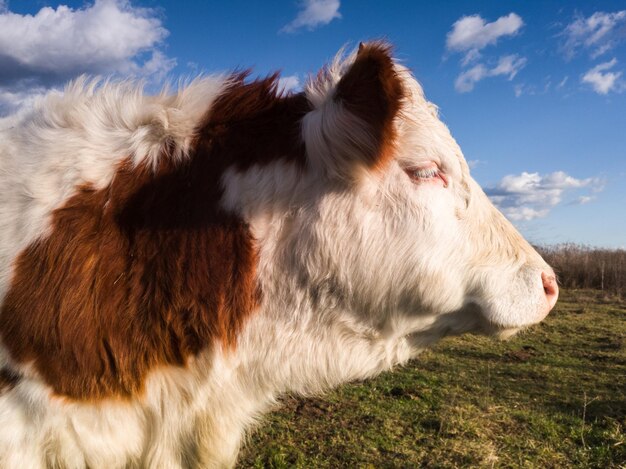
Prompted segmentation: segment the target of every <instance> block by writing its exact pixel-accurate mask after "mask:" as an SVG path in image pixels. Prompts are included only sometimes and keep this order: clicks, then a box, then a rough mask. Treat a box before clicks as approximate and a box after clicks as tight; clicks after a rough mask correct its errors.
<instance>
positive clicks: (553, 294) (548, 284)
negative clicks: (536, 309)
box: [541, 272, 559, 311]
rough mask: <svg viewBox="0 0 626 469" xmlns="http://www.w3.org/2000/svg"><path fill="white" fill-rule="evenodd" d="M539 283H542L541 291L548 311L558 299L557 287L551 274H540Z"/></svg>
mask: <svg viewBox="0 0 626 469" xmlns="http://www.w3.org/2000/svg"><path fill="white" fill-rule="evenodd" d="M541 281H542V282H543V291H544V292H545V294H546V300H548V311H550V310H551V309H552V308H554V305H555V304H556V300H557V299H558V298H559V287H558V285H557V284H556V278H555V276H554V274H553V273H552V272H542V273H541Z"/></svg>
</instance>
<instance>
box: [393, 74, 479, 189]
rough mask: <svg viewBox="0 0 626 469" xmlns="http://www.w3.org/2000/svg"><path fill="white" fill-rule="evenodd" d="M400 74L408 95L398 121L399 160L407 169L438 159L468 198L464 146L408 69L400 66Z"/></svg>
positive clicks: (467, 176)
mask: <svg viewBox="0 0 626 469" xmlns="http://www.w3.org/2000/svg"><path fill="white" fill-rule="evenodd" d="M399 74H400V76H402V77H403V79H404V87H405V90H406V98H405V102H404V106H403V109H402V112H401V113H400V115H399V116H398V118H397V122H396V125H397V128H398V132H397V134H398V142H397V145H396V148H397V153H396V155H397V156H396V158H397V160H398V163H399V164H400V166H402V167H405V168H408V167H413V166H419V165H421V164H425V163H429V162H435V163H436V164H437V165H438V166H439V167H440V168H441V169H442V170H443V171H445V172H446V173H447V175H448V176H449V177H451V178H452V179H454V180H455V181H457V182H458V187H459V189H460V190H461V192H462V196H463V197H464V198H466V199H467V198H469V192H470V187H471V185H470V184H469V179H470V178H471V176H470V174H469V167H468V165H467V163H466V161H465V158H464V156H463V152H462V151H461V148H460V147H459V145H458V144H457V142H456V140H455V139H454V138H453V137H452V135H451V134H450V131H449V129H448V127H447V126H446V125H445V124H444V123H443V122H442V121H441V119H440V118H439V112H438V108H437V106H436V105H435V104H433V103H431V102H430V101H428V100H427V99H426V97H425V95H424V92H423V90H422V87H421V86H420V84H419V83H418V82H417V80H416V79H415V78H414V77H413V76H412V74H411V73H410V72H409V70H408V69H406V68H404V67H399Z"/></svg>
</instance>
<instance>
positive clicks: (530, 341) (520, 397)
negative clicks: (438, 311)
mask: <svg viewBox="0 0 626 469" xmlns="http://www.w3.org/2000/svg"><path fill="white" fill-rule="evenodd" d="M625 435H626V302H623V301H620V300H619V299H617V298H607V297H604V296H603V295H601V294H599V293H598V292H593V291H569V292H562V294H561V299H560V301H559V303H558V305H557V307H556V308H555V311H553V313H551V314H550V316H549V317H548V318H547V319H546V321H544V322H543V323H542V324H540V325H539V326H536V327H534V328H532V329H531V330H529V331H527V332H525V333H523V334H521V335H519V336H517V337H515V338H513V339H511V340H509V341H506V342H499V341H497V340H495V339H490V338H486V337H479V336H463V337H457V338H451V339H446V340H444V341H442V342H441V343H440V344H439V345H438V346H436V347H435V348H433V349H432V350H430V351H428V352H425V353H424V354H422V355H421V356H420V358H419V359H417V360H415V361H413V362H411V363H410V364H409V365H408V366H405V367H402V368H399V369H397V370H395V371H393V372H389V373H384V374H382V375H381V376H379V377H378V378H376V379H374V380H371V381H367V382H363V383H353V384H349V385H346V386H343V387H341V388H339V389H338V390H336V391H334V392H331V393H329V394H328V395H326V396H325V397H324V398H321V399H299V398H294V397H287V398H285V399H284V400H283V406H282V407H281V408H280V409H278V410H277V411H275V412H274V413H272V414H270V415H269V416H267V418H266V419H265V421H264V423H263V424H262V425H261V427H260V428H259V429H258V430H257V431H256V432H255V433H254V434H253V435H252V437H251V438H250V441H249V443H248V444H247V446H246V447H245V448H244V450H243V451H242V453H241V455H240V461H239V465H238V467H241V468H248V467H254V468H311V467H327V468H338V467H359V468H392V467H393V468H396V467H397V468H403V467H406V468H413V467H440V468H452V467H528V468H552V467H553V468H563V467H597V468H619V467H622V468H626V436H625Z"/></svg>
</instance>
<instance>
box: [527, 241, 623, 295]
mask: <svg viewBox="0 0 626 469" xmlns="http://www.w3.org/2000/svg"><path fill="white" fill-rule="evenodd" d="M536 248H537V250H538V251H539V252H540V253H541V255H542V256H543V257H544V259H545V260H546V261H547V262H548V263H549V264H550V265H552V266H553V267H554V270H555V271H556V273H557V275H558V277H559V283H560V284H561V285H562V286H564V287H565V288H577V289H580V288H594V289H597V290H600V291H604V292H607V293H613V294H618V295H621V296H624V295H626V250H624V249H599V248H590V247H587V246H581V245H579V244H560V245H557V246H539V247H536Z"/></svg>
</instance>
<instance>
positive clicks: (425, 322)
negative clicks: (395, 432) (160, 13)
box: [0, 43, 556, 468]
mask: <svg viewBox="0 0 626 469" xmlns="http://www.w3.org/2000/svg"><path fill="white" fill-rule="evenodd" d="M277 79H278V77H277V76H272V77H269V78H267V79H264V80H257V81H248V80H246V75H245V74H236V75H232V76H223V77H215V78H208V79H203V80H198V81H195V82H193V83H191V84H190V85H189V86H187V87H185V88H183V89H181V90H180V91H179V92H178V93H176V94H173V95H170V94H167V93H166V92H164V93H163V94H161V95H159V96H153V97H150V96H144V95H143V94H141V91H140V89H139V88H137V87H135V86H134V85H132V84H130V83H121V84H113V83H104V84H98V83H95V82H87V81H84V80H79V81H78V82H76V83H74V84H73V85H70V86H69V87H68V88H67V89H66V91H65V93H64V94H62V95H61V94H50V95H49V96H47V97H46V98H45V99H44V100H43V101H41V102H40V103H39V104H37V105H36V106H35V108H34V109H32V110H30V111H28V112H24V113H22V114H21V115H19V116H16V117H13V118H11V119H8V120H5V121H4V122H3V124H2V125H3V126H4V127H5V128H4V130H2V131H1V132H2V134H1V135H0V305H1V306H0V308H1V309H0V338H1V346H0V467H2V468H5V467H6V468H42V467H63V468H85V467H90V468H116V467H119V468H124V467H168V468H169V467H228V466H232V465H233V464H234V462H235V459H236V455H237V452H238V449H239V445H240V442H241V438H242V436H243V434H244V432H245V431H246V430H247V429H249V428H250V427H251V426H252V425H253V424H254V423H255V422H256V421H257V419H258V417H259V416H260V415H261V414H262V413H263V412H264V411H266V410H267V409H268V408H269V407H270V406H271V405H273V404H274V403H275V401H276V399H277V398H278V396H280V394H281V393H284V392H287V391H291V392H296V393H302V394H311V393H318V392H322V391H324V390H326V389H328V388H330V387H332V386H335V385H338V384H340V383H342V382H346V381H350V380H353V379H362V378H367V377H370V376H373V375H375V374H377V373H379V372H381V371H383V370H386V369H389V368H391V367H392V366H394V365H396V364H399V363H403V362H405V361H406V360H408V359H409V358H411V357H412V356H415V355H416V354H417V353H419V351H420V350H422V349H423V348H424V347H427V346H428V345H430V344H432V343H433V342H435V341H437V340H438V339H439V338H441V337H443V336H444V335H447V334H458V333H463V332H466V331H484V332H488V333H496V334H506V333H510V332H513V331H515V330H517V329H519V328H523V327H526V326H528V325H531V324H534V323H536V322H538V321H540V320H541V319H542V318H543V317H544V316H545V315H546V314H547V313H548V311H549V309H550V307H551V306H552V305H553V304H554V301H555V300H556V297H555V294H554V291H555V290H554V289H552V288H547V287H546V285H545V282H546V280H542V273H543V274H544V276H543V277H544V279H545V278H547V277H546V275H547V276H550V275H553V274H552V271H551V269H550V268H549V266H547V265H546V264H545V262H544V261H543V260H542V259H541V257H540V256H539V255H538V254H537V253H536V252H535V251H534V250H533V249H532V248H531V247H530V245H528V243H526V242H525V241H524V240H523V239H522V238H521V236H520V235H519V234H518V233H517V232H516V231H515V229H514V228H513V227H512V226H511V225H510V224H509V223H508V222H507V221H506V219H504V217H503V216H502V215H501V214H500V213H499V212H497V210H496V209H495V208H494V207H493V206H492V205H491V204H490V203H489V201H488V199H487V197H486V196H485V195H484V193H483V192H482V191H481V189H480V188H479V187H478V185H477V184H476V183H475V182H474V181H473V180H472V179H471V177H470V175H469V170H468V167H467V164H466V163H465V161H464V159H463V156H462V153H461V151H460V149H459V148H458V146H457V145H456V143H455V142H454V140H453V139H452V137H451V136H450V134H449V132H448V130H447V128H446V127H445V126H444V125H443V124H442V123H441V121H440V120H439V119H438V117H437V112H436V108H435V107H434V106H433V105H432V104H430V103H428V102H427V101H426V100H425V99H424V96H423V93H422V90H421V88H420V87H419V85H418V84H417V83H416V81H415V80H414V78H413V77H412V76H411V74H410V72H409V71H408V70H407V69H405V68H404V67H402V66H400V65H398V64H396V63H395V62H394V61H393V60H392V58H391V53H390V47H389V46H388V45H386V44H382V43H371V44H367V45H364V46H361V47H360V48H359V50H358V51H356V52H354V53H353V54H351V55H350V56H348V57H347V58H341V57H340V58H338V59H337V60H335V61H334V62H333V63H332V64H331V65H330V66H328V67H327V68H325V69H324V70H323V71H322V72H320V74H318V76H317V77H316V78H312V79H311V80H310V82H309V83H308V84H307V85H306V87H305V91H304V92H303V93H299V94H286V95H283V94H281V93H279V92H278V91H277ZM424 168H426V170H424ZM433 168H434V169H433ZM442 181H445V183H442Z"/></svg>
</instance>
